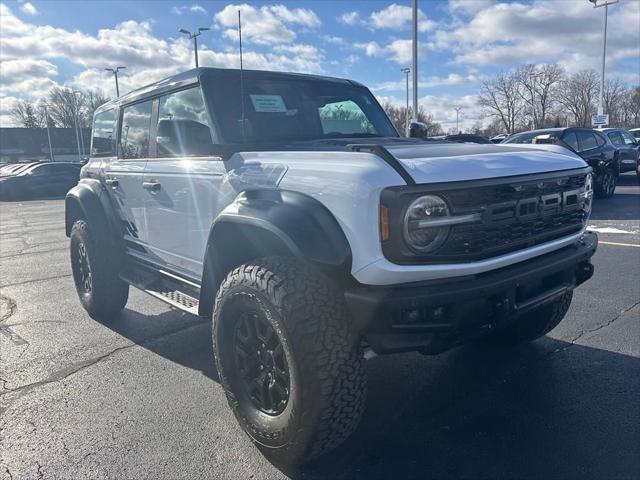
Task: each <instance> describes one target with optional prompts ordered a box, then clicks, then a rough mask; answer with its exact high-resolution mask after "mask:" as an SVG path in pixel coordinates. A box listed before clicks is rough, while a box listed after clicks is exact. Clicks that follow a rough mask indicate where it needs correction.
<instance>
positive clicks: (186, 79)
mask: <svg viewBox="0 0 640 480" xmlns="http://www.w3.org/2000/svg"><path fill="white" fill-rule="evenodd" d="M239 74H240V69H236V68H212V67H200V68H193V69H191V70H187V71H186V72H182V73H178V74H176V75H172V76H170V77H167V78H163V79H162V80H159V81H157V82H155V83H150V84H149V85H145V86H144V87H140V88H138V89H136V90H132V91H131V92H129V93H127V94H125V95H122V96H121V97H119V98H116V99H114V100H111V101H110V102H107V103H105V104H103V105H101V106H100V107H99V108H98V109H97V110H96V112H101V111H104V110H108V109H109V108H112V107H114V106H117V105H122V104H125V103H131V102H135V101H138V100H142V99H144V98H147V97H151V96H155V95H158V94H161V93H163V92H165V91H169V90H173V89H175V88H180V87H183V86H187V85H190V84H193V83H196V82H198V81H199V79H200V78H201V77H210V78H215V77H219V78H224V77H225V76H229V75H234V76H235V75H239ZM243 75H244V76H245V78H255V77H263V78H280V79H287V78H289V79H296V78H301V79H305V80H318V81H323V82H335V83H340V84H350V85H358V86H362V84H360V83H358V82H355V81H352V80H347V79H344V78H336V77H325V76H323V75H311V74H306V73H292V72H275V71H269V70H247V69H245V70H244V71H243Z"/></svg>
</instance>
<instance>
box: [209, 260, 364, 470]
mask: <svg viewBox="0 0 640 480" xmlns="http://www.w3.org/2000/svg"><path fill="white" fill-rule="evenodd" d="M213 343H214V352H215V358H216V366H217V368H218V373H219V374H220V380H221V383H222V386H223V387H224V390H225V393H226V395H227V400H228V402H229V405H230V407H231V408H232V410H233V413H234V414H235V416H236V418H237V420H238V422H239V423H240V426H241V427H242V428H243V429H244V431H245V432H246V433H247V435H248V436H249V437H250V438H251V440H252V441H253V442H254V443H256V444H257V445H258V446H259V447H260V448H261V449H262V450H263V451H264V453H265V454H266V455H268V456H269V457H270V458H271V459H273V460H275V461H278V462H283V463H287V464H298V463H301V462H304V461H308V460H310V459H312V458H314V457H317V456H320V455H321V454H323V453H325V452H327V451H329V450H331V449H333V448H334V447H336V446H337V445H338V444H340V443H341V442H343V441H344V440H345V439H346V438H347V437H348V436H349V435H350V434H351V433H352V432H353V430H354V429H355V428H356V426H357V425H358V423H359V421H360V417H361V415H362V411H363V409H364V399H365V374H364V365H363V357H362V352H361V350H360V345H359V338H358V336H357V335H356V333H355V332H354V330H353V329H352V327H351V325H350V323H349V321H348V318H347V313H346V306H345V304H344V300H343V299H342V298H341V295H340V294H339V292H337V291H335V290H334V288H333V285H331V283H330V282H329V280H328V279H327V278H326V277H324V276H323V275H322V274H320V273H319V272H317V271H315V270H314V269H313V268H312V267H310V266H308V265H305V264H303V263H301V262H299V261H296V260H294V259H290V258H286V257H273V258H267V259H263V260H261V261H256V262H255V263H251V264H245V265H242V266H241V267H239V268H236V269H235V270H233V271H232V272H231V273H229V275H227V277H226V279H225V280H224V281H223V283H222V285H221V287H220V289H219V291H218V294H217V296H216V301H215V305H214V309H213Z"/></svg>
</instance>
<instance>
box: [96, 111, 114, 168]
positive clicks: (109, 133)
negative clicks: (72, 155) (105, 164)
mask: <svg viewBox="0 0 640 480" xmlns="http://www.w3.org/2000/svg"><path fill="white" fill-rule="evenodd" d="M115 132H116V112H115V110H114V109H112V110H106V111H104V112H100V113H98V114H96V115H95V117H94V118H93V129H92V133H91V156H92V157H112V156H115V154H116V138H115Z"/></svg>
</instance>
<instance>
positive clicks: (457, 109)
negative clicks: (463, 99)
mask: <svg viewBox="0 0 640 480" xmlns="http://www.w3.org/2000/svg"><path fill="white" fill-rule="evenodd" d="M454 110H455V111H456V133H460V128H458V117H459V116H460V111H461V110H462V107H454Z"/></svg>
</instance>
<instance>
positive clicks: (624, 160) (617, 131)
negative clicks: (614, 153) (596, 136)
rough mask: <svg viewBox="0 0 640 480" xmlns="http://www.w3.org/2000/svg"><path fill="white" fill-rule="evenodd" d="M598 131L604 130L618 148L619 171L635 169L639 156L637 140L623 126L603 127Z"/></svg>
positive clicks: (639, 150)
mask: <svg viewBox="0 0 640 480" xmlns="http://www.w3.org/2000/svg"><path fill="white" fill-rule="evenodd" d="M600 131H601V132H604V134H605V135H606V136H607V137H608V138H609V141H610V142H611V143H612V144H613V146H614V147H616V149H617V150H618V157H619V159H620V173H622V172H630V171H633V170H635V169H636V165H637V163H638V158H640V146H638V140H637V139H636V138H635V137H634V136H633V135H631V133H629V132H628V131H627V130H625V129H624V128H605V129H603V130H600Z"/></svg>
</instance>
